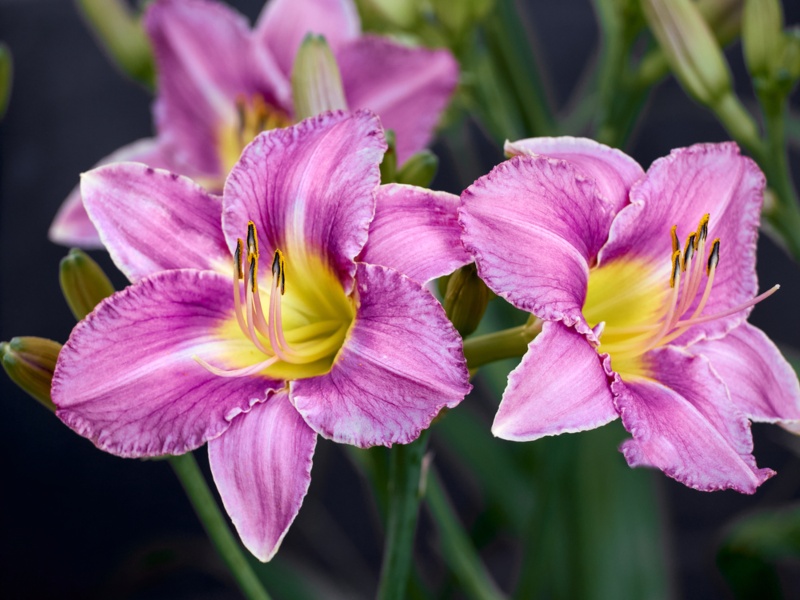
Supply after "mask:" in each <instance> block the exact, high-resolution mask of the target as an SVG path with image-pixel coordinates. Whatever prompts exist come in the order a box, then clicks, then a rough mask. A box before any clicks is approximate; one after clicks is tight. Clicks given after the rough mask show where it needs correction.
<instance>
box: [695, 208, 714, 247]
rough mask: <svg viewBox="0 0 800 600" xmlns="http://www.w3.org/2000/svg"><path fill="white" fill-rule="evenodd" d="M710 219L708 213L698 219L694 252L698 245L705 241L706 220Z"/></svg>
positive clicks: (706, 232)
mask: <svg viewBox="0 0 800 600" xmlns="http://www.w3.org/2000/svg"><path fill="white" fill-rule="evenodd" d="M710 218H711V215H710V214H709V213H706V214H705V215H703V218H702V219H700V225H699V226H698V228H697V240H696V241H695V250H697V247H698V246H699V245H700V242H704V241H706V238H707V237H708V220H709V219H710Z"/></svg>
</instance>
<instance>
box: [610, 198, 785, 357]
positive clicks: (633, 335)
mask: <svg viewBox="0 0 800 600" xmlns="http://www.w3.org/2000/svg"><path fill="white" fill-rule="evenodd" d="M709 220H710V215H709V214H706V215H704V216H703V218H702V219H700V223H699V224H698V226H697V229H696V230H694V231H692V232H690V233H689V235H688V236H687V237H686V241H685V242H684V243H683V244H681V243H680V238H679V237H678V228H677V225H674V226H673V227H672V228H671V230H670V238H671V241H672V252H671V256H670V270H669V282H668V283H669V288H668V291H667V292H666V294H665V301H664V302H663V304H662V305H661V308H660V310H658V311H656V313H655V315H653V316H654V317H655V318H651V319H648V321H649V322H647V323H643V324H641V325H633V326H629V327H626V326H621V327H620V326H617V327H610V326H606V327H604V328H601V329H600V331H601V333H600V334H599V335H598V337H601V336H602V337H603V338H606V339H605V340H603V339H601V341H600V347H601V350H600V351H602V352H607V353H608V354H610V355H611V356H612V362H614V361H619V362H621V363H623V364H626V365H627V364H628V363H629V362H630V360H629V359H635V358H636V357H638V356H641V355H643V354H645V353H646V352H648V351H649V350H652V349H654V348H656V347H658V346H663V345H665V344H668V343H670V342H672V341H673V340H675V339H677V338H679V337H680V336H681V335H683V334H684V333H685V332H686V331H688V330H689V329H690V328H691V327H693V326H695V325H700V324H702V323H707V322H711V321H715V320H717V319H722V318H724V317H728V316H731V315H735V314H737V313H739V312H741V311H743V310H746V309H747V308H750V307H751V306H754V305H755V304H758V303H759V302H761V301H762V300H764V299H766V298H768V297H769V296H771V295H772V294H774V293H775V292H776V291H777V290H778V289H779V288H780V286H778V285H776V286H774V287H772V288H770V289H769V290H767V291H766V292H764V293H763V294H760V295H758V296H755V297H754V298H751V299H750V300H748V301H746V302H743V303H742V304H739V305H737V306H734V307H733V308H730V309H727V310H724V311H722V312H717V313H711V314H707V313H706V312H705V309H706V307H707V305H708V300H709V298H710V297H711V292H712V290H713V288H714V278H715V275H716V272H717V266H718V265H719V261H720V246H721V242H720V239H719V238H716V239H714V240H711V241H709V238H708V226H709ZM665 283H666V282H665Z"/></svg>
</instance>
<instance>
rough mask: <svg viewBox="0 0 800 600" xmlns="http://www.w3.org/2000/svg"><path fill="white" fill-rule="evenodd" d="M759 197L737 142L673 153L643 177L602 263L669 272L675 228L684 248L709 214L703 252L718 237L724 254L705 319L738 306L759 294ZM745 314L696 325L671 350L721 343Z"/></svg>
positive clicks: (759, 182) (757, 179) (759, 185)
mask: <svg viewBox="0 0 800 600" xmlns="http://www.w3.org/2000/svg"><path fill="white" fill-rule="evenodd" d="M763 191H764V175H763V174H762V173H761V171H760V170H759V169H758V167H757V166H756V164H755V163H754V162H753V161H752V160H750V159H749V158H747V157H744V156H741V155H740V154H739V148H738V147H737V146H736V144H734V143H726V144H698V145H696V146H691V147H689V148H681V149H678V150H673V151H672V153H671V154H670V155H669V156H667V157H665V158H661V159H659V160H657V161H655V162H654V163H653V165H652V166H651V167H650V169H649V170H648V172H647V175H646V177H645V178H644V179H642V180H641V181H640V182H638V183H637V184H636V185H634V186H633V188H632V189H631V202H632V203H631V204H630V205H629V206H627V207H626V208H625V209H623V210H622V211H621V212H620V213H619V215H618V216H617V218H616V219H615V221H614V223H613V225H612V227H611V232H610V234H609V240H608V244H607V245H606V246H605V247H604V248H603V249H602V251H601V253H600V263H601V264H603V263H605V262H608V261H612V260H614V259H615V258H618V257H630V256H638V257H642V258H644V259H646V260H651V261H656V262H655V264H658V265H663V267H661V268H663V270H664V272H665V273H668V272H669V268H670V260H671V256H672V238H671V235H670V230H671V228H672V226H673V225H676V224H677V226H678V228H677V233H678V235H679V237H680V241H681V242H683V240H684V239H686V237H687V236H688V235H689V234H690V233H691V232H692V231H696V230H697V227H698V224H699V223H700V220H701V218H702V217H703V216H704V215H705V214H706V213H708V214H710V220H709V224H708V240H709V243H708V246H707V249H708V248H710V242H711V240H713V239H715V238H720V240H721V247H720V261H719V265H718V266H717V268H716V274H715V279H714V287H713V289H712V292H711V295H710V297H709V299H708V302H707V304H706V307H705V309H704V311H703V314H707V315H712V314H716V313H721V312H724V311H725V310H727V309H730V308H733V307H735V306H738V305H740V304H742V303H744V302H746V301H748V300H750V299H751V298H753V297H754V296H755V295H756V293H757V280H756V272H755V251H756V238H757V236H758V224H759V219H760V214H761V204H762V200H763ZM703 260H705V257H703ZM665 281H668V280H667V276H666V275H665ZM700 296H701V295H700V294H698V297H697V298H696V300H695V301H694V303H693V305H692V306H695V305H696V304H697V303H698V302H699V301H700ZM692 310H693V308H690V309H689V311H688V312H689V314H691V312H692ZM748 313H749V311H742V312H741V313H739V314H736V315H733V316H730V317H726V318H723V319H717V320H714V321H711V322H708V323H704V324H702V325H696V326H694V327H692V328H691V329H690V330H689V331H688V332H687V333H686V334H684V335H683V336H682V337H681V338H679V340H678V341H676V342H675V343H676V344H682V345H686V344H689V343H691V342H692V341H695V340H697V339H699V338H701V337H703V336H705V337H710V338H714V337H720V336H721V335H724V334H725V333H726V332H727V331H729V330H730V329H732V328H733V327H735V326H736V325H738V324H739V323H741V322H742V321H743V320H744V318H745V317H746V316H747V314H748Z"/></svg>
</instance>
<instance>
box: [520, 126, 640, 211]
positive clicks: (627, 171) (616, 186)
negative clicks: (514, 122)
mask: <svg viewBox="0 0 800 600" xmlns="http://www.w3.org/2000/svg"><path fill="white" fill-rule="evenodd" d="M505 152H506V156H509V157H511V156H517V155H518V154H523V155H528V156H536V155H542V156H549V157H550V158H557V159H560V160H566V161H567V162H570V163H572V164H573V165H574V166H575V167H577V168H578V169H579V170H580V171H583V172H584V173H585V174H586V175H587V176H588V177H590V178H591V179H593V180H594V182H595V185H596V186H597V189H598V190H599V191H600V193H601V194H602V196H603V198H604V199H605V200H607V201H608V202H609V203H611V204H612V205H613V206H614V207H615V208H616V209H617V210H619V209H621V208H622V207H623V206H624V205H625V204H627V203H628V192H629V191H630V189H631V186H632V185H633V184H634V183H636V182H637V181H638V180H639V179H641V178H642V177H644V170H643V169H642V167H641V166H640V165H639V163H637V162H636V161H635V160H633V159H632V158H631V157H630V156H628V155H627V154H625V153H624V152H622V151H621V150H617V149H616V148H611V147H609V146H605V145H603V144H600V143H599V142H595V141H594V140H590V139H587V138H576V137H569V136H563V137H538V138H528V139H524V140H518V141H516V142H508V141H507V142H506V144H505Z"/></svg>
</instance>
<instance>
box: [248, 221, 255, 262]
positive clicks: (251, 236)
mask: <svg viewBox="0 0 800 600" xmlns="http://www.w3.org/2000/svg"><path fill="white" fill-rule="evenodd" d="M251 254H253V255H255V257H256V258H258V236H257V235H256V224H255V223H253V222H252V221H248V223H247V255H248V257H249V256H250V255H251Z"/></svg>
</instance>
